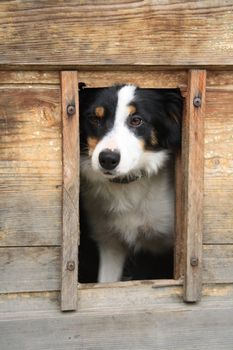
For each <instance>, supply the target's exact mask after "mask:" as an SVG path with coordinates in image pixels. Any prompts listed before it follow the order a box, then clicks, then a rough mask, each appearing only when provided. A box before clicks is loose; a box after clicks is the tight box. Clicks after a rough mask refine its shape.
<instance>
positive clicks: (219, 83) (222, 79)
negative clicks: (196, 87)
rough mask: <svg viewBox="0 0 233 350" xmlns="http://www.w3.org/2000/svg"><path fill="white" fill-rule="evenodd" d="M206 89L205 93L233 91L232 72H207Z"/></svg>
mask: <svg viewBox="0 0 233 350" xmlns="http://www.w3.org/2000/svg"><path fill="white" fill-rule="evenodd" d="M206 87H207V91H224V90H225V91H233V71H232V70H229V71H221V70H220V71H219V70H210V71H208V73H207V77H206Z"/></svg>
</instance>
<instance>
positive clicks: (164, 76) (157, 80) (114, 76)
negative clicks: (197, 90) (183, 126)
mask: <svg viewBox="0 0 233 350" xmlns="http://www.w3.org/2000/svg"><path fill="white" fill-rule="evenodd" d="M79 81H80V82H82V83H85V84H86V86H87V87H91V88H98V87H106V86H111V85H114V84H124V83H125V84H128V83H130V84H134V85H136V86H139V87H141V88H177V87H180V88H182V89H185V88H186V87H187V72H186V71H185V70H170V71H169V70H167V71H165V70H150V69H146V68H145V67H142V69H141V70H140V71H135V70H132V67H131V68H129V69H128V70H120V69H117V70H115V71H114V70H112V71H110V70H107V69H106V70H105V71H92V70H90V71H82V70H81V71H79Z"/></svg>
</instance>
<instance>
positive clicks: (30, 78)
mask: <svg viewBox="0 0 233 350" xmlns="http://www.w3.org/2000/svg"><path fill="white" fill-rule="evenodd" d="M3 84H52V85H54V84H56V85H59V84H60V78H59V72H43V71H0V85H3Z"/></svg>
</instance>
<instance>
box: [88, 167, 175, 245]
mask: <svg viewBox="0 0 233 350" xmlns="http://www.w3.org/2000/svg"><path fill="white" fill-rule="evenodd" d="M83 197H84V207H85V210H86V211H87V215H88V218H89V221H90V224H91V228H92V234H93V238H94V239H96V240H97V242H99V241H106V240H107V239H109V240H114V239H117V238H118V239H120V240H121V241H122V242H123V243H125V244H126V245H127V246H129V247H130V248H133V249H136V250H138V249H140V248H142V249H143V248H146V249H150V250H152V251H155V252H158V251H161V249H164V248H166V246H167V247H169V246H171V245H172V236H173V227H174V193H173V189H172V184H171V183H170V178H169V174H168V171H167V170H166V169H164V170H163V171H161V172H160V173H159V174H157V175H155V176H152V177H150V178H146V177H145V178H142V179H141V180H137V181H134V182H131V183H129V184H117V183H116V184H115V183H111V182H107V183H104V184H103V183H101V184H97V183H95V184H91V183H90V184H89V185H87V186H84V189H83Z"/></svg>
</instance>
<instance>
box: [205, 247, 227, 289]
mask: <svg viewBox="0 0 233 350" xmlns="http://www.w3.org/2000/svg"><path fill="white" fill-rule="evenodd" d="M232 271H233V245H225V244H224V245H204V246H203V281H204V282H206V283H232V282H233V273H232Z"/></svg>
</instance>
